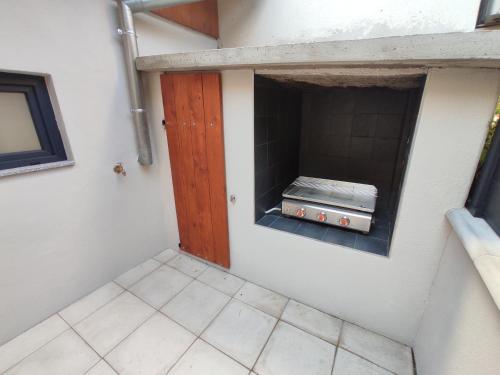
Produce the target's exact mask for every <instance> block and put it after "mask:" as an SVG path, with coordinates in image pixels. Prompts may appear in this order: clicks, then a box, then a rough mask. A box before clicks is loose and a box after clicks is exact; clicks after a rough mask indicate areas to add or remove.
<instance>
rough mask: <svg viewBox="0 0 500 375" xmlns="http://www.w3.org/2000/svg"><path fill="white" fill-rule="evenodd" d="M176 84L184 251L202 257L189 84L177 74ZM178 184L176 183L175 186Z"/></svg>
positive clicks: (174, 79)
mask: <svg viewBox="0 0 500 375" xmlns="http://www.w3.org/2000/svg"><path fill="white" fill-rule="evenodd" d="M172 80H173V82H174V97H175V108H176V112H177V120H178V122H179V151H180V153H179V161H180V163H179V164H180V168H179V169H180V173H181V174H182V175H183V176H184V178H185V181H186V190H185V191H184V193H185V200H184V204H185V207H186V222H187V225H188V226H189V235H190V236H189V242H187V243H184V242H182V240H181V248H182V250H185V251H188V252H190V253H192V254H194V255H197V256H202V254H201V249H202V240H201V237H200V234H199V233H200V228H199V220H198V218H197V216H196V212H197V210H198V208H197V205H196V201H195V199H196V194H197V190H196V184H197V182H196V176H195V166H194V161H193V147H192V141H191V115H190V99H189V91H190V90H189V84H190V82H189V81H188V80H186V79H184V77H181V76H179V75H177V74H173V75H172ZM175 183H176V182H175V181H174V184H175Z"/></svg>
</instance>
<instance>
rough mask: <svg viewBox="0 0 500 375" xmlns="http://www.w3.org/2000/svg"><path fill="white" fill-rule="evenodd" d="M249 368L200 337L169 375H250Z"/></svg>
mask: <svg viewBox="0 0 500 375" xmlns="http://www.w3.org/2000/svg"><path fill="white" fill-rule="evenodd" d="M248 372H249V370H248V369H247V368H245V367H243V366H242V365H240V364H239V363H238V362H236V361H234V360H233V359H231V358H229V357H228V356H226V355H225V354H223V353H222V352H220V351H219V350H217V349H215V348H214V347H213V346H211V345H209V344H207V343H206V342H204V341H203V340H200V339H198V340H197V341H196V342H195V343H194V344H193V346H192V347H191V348H189V350H188V351H187V352H186V354H184V356H182V358H181V359H180V360H179V362H177V364H176V365H175V366H174V368H173V369H172V370H171V371H170V372H169V373H168V375H248Z"/></svg>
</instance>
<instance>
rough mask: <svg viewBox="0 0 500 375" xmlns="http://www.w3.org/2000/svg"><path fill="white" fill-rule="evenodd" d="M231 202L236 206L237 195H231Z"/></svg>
mask: <svg viewBox="0 0 500 375" xmlns="http://www.w3.org/2000/svg"><path fill="white" fill-rule="evenodd" d="M229 201H230V202H231V203H232V204H236V195H234V194H231V196H230V197H229Z"/></svg>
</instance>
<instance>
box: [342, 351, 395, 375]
mask: <svg viewBox="0 0 500 375" xmlns="http://www.w3.org/2000/svg"><path fill="white" fill-rule="evenodd" d="M339 349H340V348H339ZM342 350H345V351H346V352H348V353H351V354H352V355H355V356H356V357H359V358H361V359H363V360H365V361H366V362H369V363H371V364H372V365H374V366H376V367H378V368H381V369H382V370H385V371H387V372H389V373H391V374H393V375H398V374H397V373H395V372H394V371H392V370H389V369H387V368H385V367H383V366H381V365H380V364H378V363H375V362H373V361H372V360H370V359H367V358H365V357H363V356H361V355H360V354H359V353H356V352H353V351H352V350H350V349H347V348H345V347H342Z"/></svg>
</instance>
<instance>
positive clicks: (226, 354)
mask: <svg viewBox="0 0 500 375" xmlns="http://www.w3.org/2000/svg"><path fill="white" fill-rule="evenodd" d="M198 339H199V340H200V341H203V342H204V343H205V344H207V345H209V346H210V347H212V348H214V349H215V350H217V351H218V352H220V353H222V354H224V355H225V356H226V357H228V358H231V359H232V360H233V361H235V362H236V363H238V364H240V365H241V366H243V367H244V368H246V369H247V370H249V371H252V369H250V368H248V367H247V366H246V365H244V364H243V363H241V362H240V361H239V360H237V359H236V358H233V357H231V356H230V355H229V354H228V353H226V352H224V351H222V350H220V349H219V348H217V347H216V346H214V345H213V344H211V343H209V342H208V341H207V340H205V339H204V338H202V337H198Z"/></svg>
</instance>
